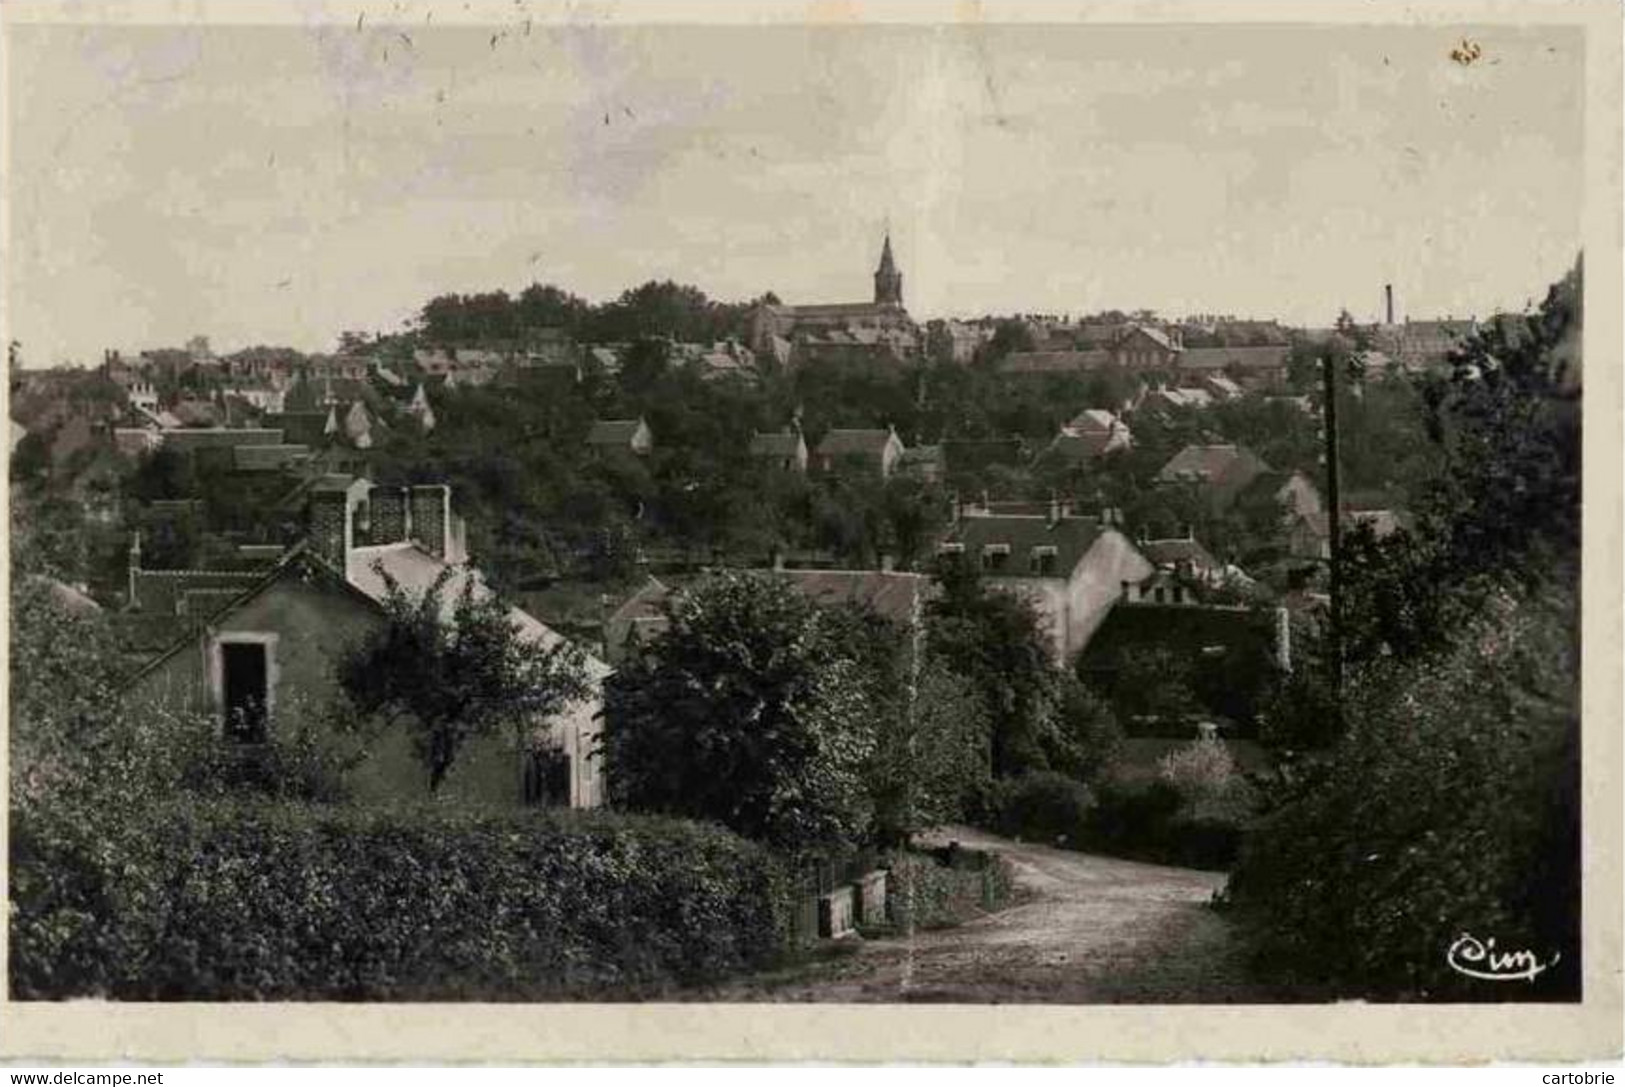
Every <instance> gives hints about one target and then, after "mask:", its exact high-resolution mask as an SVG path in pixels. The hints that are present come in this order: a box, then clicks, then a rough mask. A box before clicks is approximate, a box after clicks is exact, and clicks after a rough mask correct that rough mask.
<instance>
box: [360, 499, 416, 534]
mask: <svg viewBox="0 0 1625 1087" xmlns="http://www.w3.org/2000/svg"><path fill="white" fill-rule="evenodd" d="M370 501H371V504H372V526H371V527H372V533H371V538H372V542H373V543H375V544H392V543H402V542H404V541H406V540H409V539H411V538H412V517H411V509H410V505H409V503H408V502H407V491H406V488H405V487H374V488H373V489H372V495H371V499H370Z"/></svg>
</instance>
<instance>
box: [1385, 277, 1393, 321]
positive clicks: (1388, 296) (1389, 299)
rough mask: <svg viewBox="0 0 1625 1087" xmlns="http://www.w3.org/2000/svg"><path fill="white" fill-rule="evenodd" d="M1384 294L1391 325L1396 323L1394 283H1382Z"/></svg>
mask: <svg viewBox="0 0 1625 1087" xmlns="http://www.w3.org/2000/svg"><path fill="white" fill-rule="evenodd" d="M1382 294H1383V301H1384V303H1385V304H1386V312H1387V314H1388V322H1387V323H1388V324H1390V325H1391V324H1393V323H1394V285H1393V284H1392V283H1384V284H1383V285H1382Z"/></svg>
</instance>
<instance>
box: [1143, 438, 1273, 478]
mask: <svg viewBox="0 0 1625 1087" xmlns="http://www.w3.org/2000/svg"><path fill="white" fill-rule="evenodd" d="M1247 466H1252V467H1255V468H1258V469H1260V470H1267V466H1266V465H1265V464H1264V462H1263V461H1262V460H1260V459H1259V458H1258V455H1257V454H1256V453H1254V452H1253V451H1252V450H1250V449H1248V448H1247V447H1246V446H1244V445H1187V446H1186V447H1185V448H1184V449H1181V450H1180V451H1179V452H1178V453H1175V454H1174V456H1173V458H1172V459H1171V460H1169V461H1168V463H1167V464H1165V465H1163V466H1162V471H1160V472H1158V473H1157V478H1158V479H1161V480H1164V481H1167V482H1176V481H1181V480H1186V479H1190V478H1194V479H1196V480H1200V481H1203V482H1213V481H1216V480H1219V479H1222V478H1223V477H1225V476H1226V475H1229V474H1230V473H1231V472H1233V471H1235V470H1236V469H1237V468H1245V467H1247Z"/></svg>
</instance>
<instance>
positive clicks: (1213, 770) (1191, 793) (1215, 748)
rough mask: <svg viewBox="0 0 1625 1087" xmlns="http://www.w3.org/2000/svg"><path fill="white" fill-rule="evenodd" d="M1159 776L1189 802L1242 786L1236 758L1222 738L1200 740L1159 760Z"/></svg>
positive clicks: (1213, 797)
mask: <svg viewBox="0 0 1625 1087" xmlns="http://www.w3.org/2000/svg"><path fill="white" fill-rule="evenodd" d="M1157 776H1158V777H1159V778H1160V779H1161V780H1163V781H1165V782H1167V783H1168V785H1169V786H1171V787H1172V788H1173V790H1174V791H1175V792H1176V793H1178V794H1179V796H1180V799H1181V800H1183V801H1185V802H1186V803H1197V802H1200V801H1204V800H1218V799H1221V798H1223V797H1225V796H1228V795H1229V794H1231V793H1233V792H1235V791H1237V790H1238V789H1239V788H1241V786H1242V778H1241V772H1240V771H1239V770H1238V769H1237V768H1236V760H1235V758H1234V757H1232V756H1231V754H1230V749H1229V748H1227V747H1225V746H1224V744H1222V743H1220V742H1219V741H1218V740H1197V741H1196V742H1195V743H1192V744H1188V745H1186V746H1185V747H1182V748H1179V749H1178V750H1177V751H1170V752H1169V753H1168V754H1166V755H1164V756H1163V757H1162V759H1161V761H1160V762H1159V763H1158V765H1157Z"/></svg>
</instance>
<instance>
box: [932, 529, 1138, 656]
mask: <svg viewBox="0 0 1625 1087" xmlns="http://www.w3.org/2000/svg"><path fill="white" fill-rule="evenodd" d="M958 513H959V516H958V517H957V518H956V520H955V522H954V524H953V525H951V526H950V527H949V529H948V531H947V533H946V534H945V535H944V537H943V539H942V541H941V543H939V544H938V546H937V551H938V553H939V554H943V555H958V556H961V557H962V560H963V561H964V562H967V563H969V564H971V565H972V566H973V567H974V568H975V569H977V570H979V571H980V572H981V574H982V577H983V580H984V581H985V582H986V583H987V584H988V585H989V586H991V587H993V588H996V589H1000V590H1003V591H1007V592H1013V593H1016V594H1018V595H1020V596H1022V597H1025V598H1026V599H1027V600H1029V601H1030V602H1031V603H1032V604H1033V606H1034V608H1035V609H1036V610H1037V612H1038V615H1039V620H1040V623H1041V624H1042V627H1043V631H1044V635H1045V637H1046V638H1048V639H1049V642H1050V646H1051V649H1052V650H1053V652H1054V654H1055V658H1056V660H1057V661H1060V662H1062V663H1064V662H1066V661H1070V660H1071V659H1072V658H1073V657H1075V656H1076V655H1077V654H1078V653H1079V652H1080V651H1081V650H1082V649H1083V648H1084V647H1085V646H1086V645H1088V643H1089V639H1090V637H1091V636H1092V635H1093V634H1094V632H1095V629H1096V628H1097V627H1098V626H1099V625H1100V623H1101V622H1102V620H1104V619H1105V617H1106V615H1107V613H1108V612H1110V611H1111V608H1112V606H1113V605H1114V604H1115V603H1116V602H1117V601H1118V600H1120V599H1122V597H1123V596H1124V594H1125V592H1126V591H1127V590H1128V589H1129V588H1131V587H1132V586H1134V585H1137V584H1139V583H1140V582H1142V581H1144V580H1146V579H1147V578H1149V577H1151V576H1152V575H1153V574H1154V573H1155V572H1156V570H1155V567H1153V566H1152V565H1151V563H1150V561H1148V560H1147V559H1146V557H1145V556H1144V555H1142V554H1141V553H1140V551H1139V550H1138V549H1137V548H1136V547H1135V546H1134V544H1133V543H1132V542H1131V541H1130V540H1129V538H1128V537H1127V536H1125V535H1124V534H1123V532H1122V531H1121V529H1120V528H1119V527H1118V524H1117V517H1116V513H1115V511H1112V512H1109V513H1107V514H1104V515H1103V516H1100V517H1079V516H1075V515H1071V514H1069V513H1068V512H1067V510H1066V509H1065V508H1064V507H1063V506H1062V505H1061V504H1060V503H1058V502H1052V503H1050V508H1049V510H1048V511H1047V512H1046V513H1043V514H1003V513H999V514H995V513H986V512H983V511H982V510H978V509H974V508H965V509H963V510H961V511H958Z"/></svg>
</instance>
